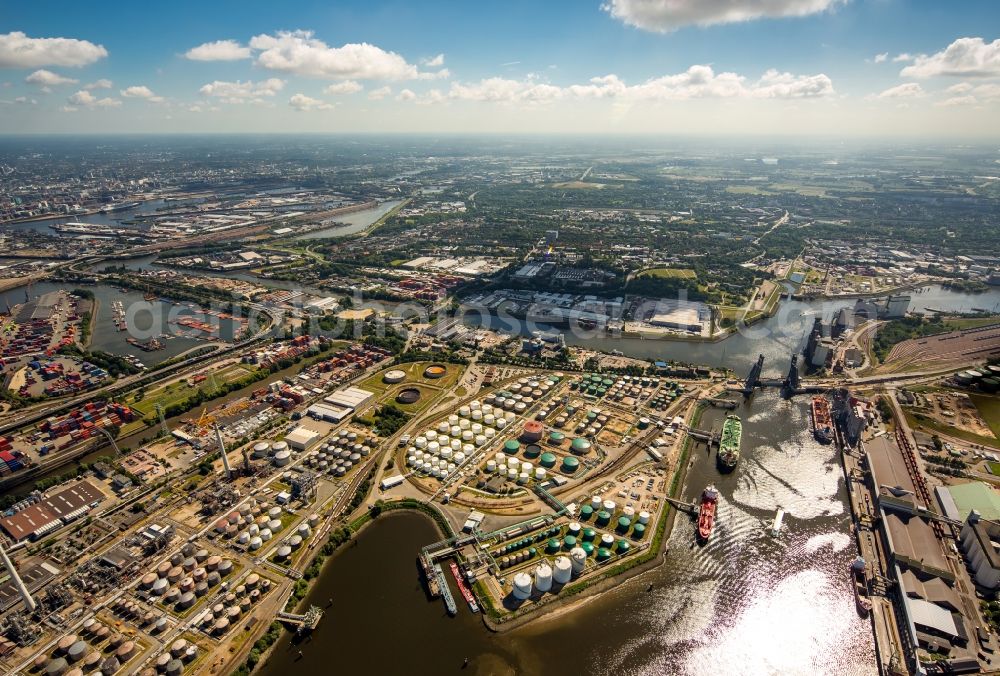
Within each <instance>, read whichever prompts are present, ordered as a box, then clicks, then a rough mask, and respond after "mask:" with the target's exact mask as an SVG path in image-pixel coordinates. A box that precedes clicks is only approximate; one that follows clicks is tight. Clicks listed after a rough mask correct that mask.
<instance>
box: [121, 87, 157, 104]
mask: <svg viewBox="0 0 1000 676" xmlns="http://www.w3.org/2000/svg"><path fill="white" fill-rule="evenodd" d="M120 93H121V95H122V96H124V97H125V98H127V99H144V100H146V101H149V102H151V103H163V97H162V96H157V95H156V94H154V93H153V90H152V89H150V88H149V87H147V86H146V85H132V86H131V87H126V88H125V89H123V90H121V92H120Z"/></svg>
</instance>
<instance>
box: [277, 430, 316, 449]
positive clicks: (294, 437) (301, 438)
mask: <svg viewBox="0 0 1000 676" xmlns="http://www.w3.org/2000/svg"><path fill="white" fill-rule="evenodd" d="M319 439H320V434H319V432H316V431H315V430H311V429H309V428H307V427H303V426H302V425H299V426H298V427H296V428H295V429H294V430H292V431H291V432H289V433H288V434H287V435H285V441H286V442H288V445H289V446H290V447H291V448H293V449H294V450H296V451H307V450H309V449H310V448H312V447H313V446H315V445H316V444H317V443H319Z"/></svg>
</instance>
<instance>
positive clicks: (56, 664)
mask: <svg viewBox="0 0 1000 676" xmlns="http://www.w3.org/2000/svg"><path fill="white" fill-rule="evenodd" d="M68 669H69V663H68V662H66V660H65V659H64V658H62V657H57V658H55V659H54V660H52V661H51V662H49V663H48V664H46V665H45V673H46V676H62V675H63V674H65V673H66V671H67V670H68Z"/></svg>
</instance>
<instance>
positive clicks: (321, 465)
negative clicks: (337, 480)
mask: <svg viewBox="0 0 1000 676" xmlns="http://www.w3.org/2000/svg"><path fill="white" fill-rule="evenodd" d="M377 443H378V440H377V439H375V437H368V436H365V435H364V434H358V433H356V432H349V431H348V430H340V431H339V432H338V433H336V434H334V435H332V436H331V437H330V438H329V439H328V440H327V441H326V443H324V444H323V445H322V446H320V447H319V448H318V449H316V450H314V451H310V452H309V454H308V455H307V456H306V459H305V465H306V467H309V468H310V469H313V470H315V471H317V472H319V473H321V474H331V475H333V476H337V477H342V476H344V475H346V474H347V473H348V472H350V471H351V470H352V469H354V467H356V466H357V465H360V464H361V461H362V459H364V458H367V457H368V456H369V455H371V453H372V450H374V449H375V447H376V444H377Z"/></svg>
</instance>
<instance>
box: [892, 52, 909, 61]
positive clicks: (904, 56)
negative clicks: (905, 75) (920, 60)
mask: <svg viewBox="0 0 1000 676" xmlns="http://www.w3.org/2000/svg"><path fill="white" fill-rule="evenodd" d="M907 61H913V54H908V53H907V52H903V53H902V54H897V55H896V56H894V57H892V62H893V63H906V62H907Z"/></svg>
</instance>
